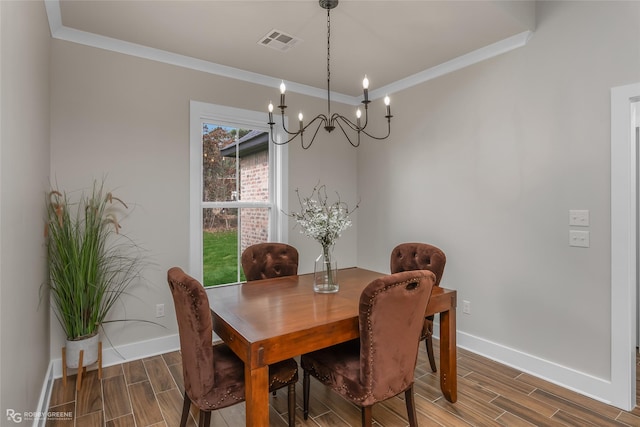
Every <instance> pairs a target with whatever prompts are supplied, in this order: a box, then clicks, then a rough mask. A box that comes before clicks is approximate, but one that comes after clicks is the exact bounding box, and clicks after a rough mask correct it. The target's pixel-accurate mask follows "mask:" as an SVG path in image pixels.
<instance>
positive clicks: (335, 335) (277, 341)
mask: <svg viewBox="0 0 640 427" xmlns="http://www.w3.org/2000/svg"><path fill="white" fill-rule="evenodd" d="M383 275H385V273H380V272H376V271H372V270H367V269H363V268H358V267H352V268H345V269H341V270H338V282H339V285H340V289H339V291H338V292H335V293H330V294H322V293H317V292H314V290H313V274H302V275H295V276H286V277H278V278H274V279H264V280H256V281H251V282H245V283H239V284H234V285H228V286H214V287H209V288H207V289H206V292H207V296H208V298H209V305H210V307H211V314H212V321H213V330H214V332H215V333H216V334H217V335H218V337H220V338H221V339H222V340H223V341H224V342H225V343H226V344H227V345H228V346H229V347H230V348H231V349H232V350H233V351H234V352H235V354H237V355H238V357H239V358H240V359H242V361H243V362H244V366H245V368H244V369H245V399H246V425H247V426H252V427H262V426H268V425H269V384H268V378H269V364H272V363H275V362H278V361H282V360H285V359H288V358H291V357H296V356H298V355H301V354H304V353H308V352H311V351H314V350H318V349H321V348H325V347H329V346H332V345H335V344H339V343H341V342H345V341H348V340H352V339H355V338H358V337H359V327H358V318H359V317H358V316H359V299H360V294H361V293H362V290H363V289H364V288H365V287H366V286H367V285H368V284H369V283H370V282H372V281H373V280H375V279H377V278H379V277H381V276H383ZM456 298H457V293H456V291H455V290H451V289H446V288H442V287H439V286H435V287H434V288H433V291H432V293H431V298H430V299H429V303H428V305H427V309H426V312H425V315H432V314H437V313H439V315H440V388H441V390H442V394H443V395H444V397H445V398H446V399H447V400H448V401H449V402H455V401H456V400H457V365H456V357H457V356H456ZM390 369H393V368H392V367H391V368H390Z"/></svg>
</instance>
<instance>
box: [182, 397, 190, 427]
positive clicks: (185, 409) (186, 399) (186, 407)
mask: <svg viewBox="0 0 640 427" xmlns="http://www.w3.org/2000/svg"><path fill="white" fill-rule="evenodd" d="M190 408H191V399H189V396H187V392H186V391H185V392H184V403H183V404H182V418H180V427H185V426H186V425H187V420H188V419H189V409H190Z"/></svg>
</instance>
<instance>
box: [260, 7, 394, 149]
mask: <svg viewBox="0 0 640 427" xmlns="http://www.w3.org/2000/svg"><path fill="white" fill-rule="evenodd" d="M338 1H339V0H319V3H320V7H322V8H323V9H326V10H327V114H326V115H325V114H322V113H321V114H318V115H317V116H315V117H314V118H313V119H312V120H311V121H310V122H308V123H307V124H306V125H305V124H304V122H303V116H302V112H300V114H298V123H299V125H300V127H299V130H298V131H290V130H289V129H287V128H286V126H285V120H284V110H285V109H286V108H287V105H286V104H285V91H286V86H285V84H284V81H283V82H282V83H281V84H280V105H279V106H278V108H279V109H280V115H281V116H282V129H284V131H285V132H286V133H287V135H288V136H287V137H288V138H289V139H287V140H286V141H281V142H279V141H276V140H275V139H274V138H273V125H275V124H276V123H275V122H274V121H273V104H272V103H271V102H270V103H269V122H268V125H269V128H270V135H271V142H273V143H274V144H276V145H284V144H288V143H289V142H291V141H293V140H294V139H295V138H296V137H298V136H299V137H300V144H301V145H302V148H304V149H305V150H306V149H308V148H309V147H311V144H313V141H314V140H315V138H316V135H317V134H318V131H319V130H320V126H322V125H324V130H326V131H327V132H331V131H333V130H334V129H335V128H336V127H339V128H340V130H342V133H343V134H344V136H345V137H346V138H347V141H349V143H350V144H351V145H352V146H354V147H357V146H359V145H360V134H361V133H363V134H365V135H367V136H368V137H369V138H373V139H378V140H382V139H386V138H387V137H389V135H390V134H391V117H393V116H392V115H391V106H390V105H389V102H390V101H389V97H388V96H385V97H384V103H385V105H386V106H387V114H386V115H385V118H386V119H387V134H386V135H385V136H374V135H371V134H370V133H368V132H367V131H366V130H365V128H366V127H367V124H369V114H368V106H369V103H370V102H371V101H369V79H367V76H366V75H365V76H364V80H363V81H362V88H363V92H364V99H363V100H362V105H363V107H364V124H363V123H362V111H361V110H360V108H358V109H357V110H356V122H355V123H354V122H353V121H351V120H349V119H348V118H346V117H345V116H343V115H341V114H338V113H333V114H331V68H330V64H331V9H333V8H335V7H336V6H338ZM314 124H315V130H314V128H313V127H312V126H313V125H314ZM310 127H311V129H309V131H313V137H312V138H311V141H309V143H308V144H306V145H305V142H304V133H305V132H306V131H307V129H308V128H310ZM347 131H349V132H351V133H353V132H355V133H356V134H355V136H357V139H355V142H354V141H352V140H351V138H350V137H349V134H348V133H347ZM353 136H354V135H352V137H353Z"/></svg>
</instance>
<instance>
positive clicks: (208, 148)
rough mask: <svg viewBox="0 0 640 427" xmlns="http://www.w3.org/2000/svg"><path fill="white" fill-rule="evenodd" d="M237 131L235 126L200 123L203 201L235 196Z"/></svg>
mask: <svg viewBox="0 0 640 427" xmlns="http://www.w3.org/2000/svg"><path fill="white" fill-rule="evenodd" d="M236 133H237V130H236V129H233V128H228V127H222V126H218V125H215V124H210V123H205V124H204V125H203V127H202V193H203V194H202V200H203V201H205V202H225V201H231V200H236V198H237V188H236V154H235V149H236V144H235V140H236ZM223 153H225V154H223ZM234 197H235V198H234Z"/></svg>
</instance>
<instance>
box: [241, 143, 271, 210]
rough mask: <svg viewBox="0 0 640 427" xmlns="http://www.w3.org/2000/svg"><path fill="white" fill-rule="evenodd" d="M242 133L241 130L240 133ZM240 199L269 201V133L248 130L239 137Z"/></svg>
mask: <svg viewBox="0 0 640 427" xmlns="http://www.w3.org/2000/svg"><path fill="white" fill-rule="evenodd" d="M240 134H241V135H242V132H241V133H240ZM238 142H239V148H240V153H239V158H240V174H239V175H240V200H243V201H245V202H268V201H269V134H268V133H267V132H263V131H250V132H248V133H247V134H245V135H244V136H242V137H241V138H240V140H239V141H238Z"/></svg>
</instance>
